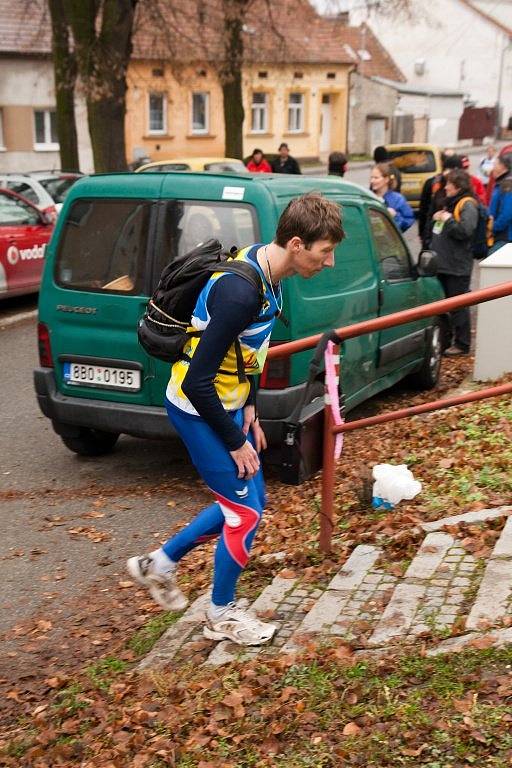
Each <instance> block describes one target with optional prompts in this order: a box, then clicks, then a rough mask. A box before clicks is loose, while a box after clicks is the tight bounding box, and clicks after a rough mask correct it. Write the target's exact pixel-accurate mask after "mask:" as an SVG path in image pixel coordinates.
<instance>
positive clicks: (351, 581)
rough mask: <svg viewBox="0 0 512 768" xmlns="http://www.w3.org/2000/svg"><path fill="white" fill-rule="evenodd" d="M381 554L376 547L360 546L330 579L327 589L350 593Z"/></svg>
mask: <svg viewBox="0 0 512 768" xmlns="http://www.w3.org/2000/svg"><path fill="white" fill-rule="evenodd" d="M381 552H382V550H381V549H380V548H378V547H372V546H369V545H366V544H360V545H359V546H358V547H356V548H355V549H354V551H353V552H352V554H351V555H350V557H349V558H348V560H347V562H346V563H345V564H344V565H343V567H342V569H341V570H340V571H339V573H337V574H336V576H335V577H334V578H333V579H332V581H331V583H330V584H329V589H330V590H346V591H350V590H352V589H354V588H355V587H358V586H359V585H360V584H361V582H362V581H363V580H364V579H365V577H366V575H367V573H368V571H370V570H371V569H372V568H373V566H374V565H375V563H376V562H377V560H378V558H379V556H380V554H381Z"/></svg>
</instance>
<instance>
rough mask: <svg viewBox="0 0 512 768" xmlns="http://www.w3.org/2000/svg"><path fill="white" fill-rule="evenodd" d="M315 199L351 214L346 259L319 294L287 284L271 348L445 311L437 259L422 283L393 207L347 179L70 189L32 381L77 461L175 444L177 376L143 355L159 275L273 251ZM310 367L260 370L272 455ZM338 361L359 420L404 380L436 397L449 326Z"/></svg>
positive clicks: (167, 179)
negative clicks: (296, 204) (280, 224)
mask: <svg viewBox="0 0 512 768" xmlns="http://www.w3.org/2000/svg"><path fill="white" fill-rule="evenodd" d="M311 190H319V191H321V192H322V193H323V194H324V195H326V196H328V197H329V198H330V199H332V200H335V201H336V202H338V203H339V204H340V205H341V206H342V209H343V225H344V227H345V230H346V233H347V237H346V239H345V240H344V241H343V243H342V244H341V245H340V246H338V247H337V249H336V265H335V267H334V268H333V269H330V270H323V272H322V273H321V274H319V275H317V276H316V277H315V278H313V279H311V280H304V279H303V278H301V277H299V276H294V277H292V278H290V279H288V280H285V281H284V284H283V297H284V309H283V314H284V316H285V317H286V318H287V324H285V323H283V322H282V321H281V320H278V321H277V322H276V325H275V327H274V331H273V335H272V340H271V343H273V344H278V343H280V342H285V341H289V340H292V339H297V338H301V337H305V336H309V335H311V334H316V333H319V332H321V331H325V330H327V329H331V328H337V327H340V326H344V325H348V324H350V323H355V322H358V321H362V320H367V319H369V318H374V317H377V316H379V315H386V314H388V313H390V312H395V311H398V310H401V309H407V308H409V307H414V306H417V305H420V304H425V303H428V302H431V301H436V300H438V299H441V298H443V296H444V293H443V291H442V288H441V285H440V283H439V281H438V280H437V279H436V278H435V277H434V276H432V275H433V271H434V270H433V268H432V259H430V260H429V255H428V254H427V255H424V256H423V257H422V259H421V260H420V265H419V271H418V268H417V267H415V266H414V264H413V261H412V259H411V256H410V253H409V250H408V248H407V245H406V243H405V241H404V240H403V238H402V236H401V234H400V233H399V232H398V230H397V228H396V227H395V225H394V223H393V220H392V219H391V217H390V216H389V214H388V212H387V210H386V208H385V206H384V205H383V204H382V203H381V202H380V201H379V200H378V199H377V198H376V197H375V195H373V194H372V193H371V192H368V191H367V190H365V189H363V188H362V187H359V186H357V185H355V184H350V183H348V182H345V181H343V180H342V179H338V178H336V179H332V178H322V179H320V178H315V179H313V178H310V177H306V176H299V177H290V176H284V175H283V176H277V177H276V176H270V175H269V176H266V175H265V174H261V175H260V176H258V177H257V178H255V177H253V176H241V175H240V176H238V175H236V174H232V175H226V174H214V173H202V174H198V173H169V174H167V175H165V176H164V177H162V176H158V175H156V176H155V175H154V174H143V173H141V174H134V175H133V177H132V180H131V183H130V184H127V183H126V175H117V174H112V175H102V176H97V177H94V176H92V177H89V178H84V179H81V180H80V181H78V182H77V183H76V184H75V185H74V186H73V187H72V188H71V190H70V191H69V194H68V196H67V198H66V200H65V203H64V207H63V210H62V213H61V215H60V216H59V219H58V222H57V226H56V229H55V235H54V237H53V239H52V241H51V244H50V246H49V248H48V255H47V260H46V266H45V272H44V277H43V283H42V290H41V293H40V299H39V321H40V322H39V349H40V366H39V367H38V368H37V369H36V370H35V388H36V392H37V398H38V401H39V405H40V407H41V410H42V412H43V413H44V414H45V415H46V416H47V417H48V418H50V419H51V420H52V423H53V426H54V429H55V431H56V432H57V433H58V434H59V435H60V436H61V437H62V440H63V441H64V443H65V444H66V445H67V447H68V448H70V449H71V450H72V451H75V452H76V453H79V454H83V455H98V454H101V453H105V452H107V451H108V450H110V449H111V448H112V447H113V446H114V444H115V442H116V440H117V438H118V436H119V434H120V433H127V434H130V435H135V436H139V437H149V438H155V437H157V438H160V437H165V436H168V435H170V434H172V430H171V426H170V424H169V421H168V419H167V416H166V412H165V409H164V407H163V403H164V392H165V388H166V385H167V380H168V378H169V366H168V365H167V364H165V363H163V362H161V361H159V360H156V359H154V358H151V357H149V356H148V355H147V354H146V353H145V352H144V350H143V349H142V348H141V347H140V346H139V344H138V341H137V324H138V321H139V319H140V317H141V316H142V314H143V313H144V310H145V307H146V303H147V300H148V296H150V295H151V293H152V292H153V290H154V288H155V287H156V283H157V281H158V279H159V276H160V273H161V271H162V269H163V267H164V266H165V265H166V264H167V263H168V262H169V260H170V259H173V258H176V257H177V256H180V255H182V254H184V253H186V252H187V251H188V250H190V249H191V248H193V247H194V246H195V245H197V244H198V243H199V242H201V241H203V240H204V239H206V238H207V237H216V238H218V239H219V240H220V241H221V242H222V243H223V245H224V247H225V249H226V251H229V250H230V249H231V247H232V246H238V247H242V246H244V245H248V244H250V243H254V242H269V241H270V240H272V238H273V237H274V235H275V230H276V225H277V221H278V218H279V215H280V213H281V212H282V210H283V209H284V207H285V206H286V205H287V203H288V202H289V201H290V200H291V199H292V198H294V197H296V196H297V195H299V194H301V193H304V192H308V191H311ZM429 264H430V266H429ZM311 355H312V352H311V351H305V352H301V353H298V354H294V355H293V356H292V357H291V358H290V359H278V360H273V361H271V362H270V363H269V364H267V366H266V367H265V369H264V372H263V374H262V376H261V382H260V384H261V386H260V389H259V393H258V403H259V413H260V418H261V420H262V422H263V426H264V428H265V431H266V433H267V437H268V439H269V441H270V443H271V444H272V443H274V444H276V443H277V442H278V441H279V440H280V436H281V428H282V423H283V421H284V420H286V419H287V418H288V417H289V415H290V414H291V412H292V410H293V407H294V405H295V404H296V403H297V401H298V398H299V397H300V396H301V393H302V392H303V390H304V386H305V381H306V378H307V372H308V363H309V360H310V359H311ZM342 359H343V362H342V369H343V376H342V380H343V390H344V393H345V395H346V405H347V409H349V410H350V409H351V408H353V407H354V406H355V405H357V404H358V403H360V402H361V401H363V400H365V399H367V398H368V397H371V396H372V395H374V394H376V393H377V392H379V391H380V390H382V389H385V388H386V387H389V386H391V385H392V384H394V383H395V382H397V381H398V380H400V379H402V378H404V377H405V376H407V375H412V376H414V377H415V379H416V382H415V383H416V384H420V385H421V386H424V387H431V386H434V385H435V383H436V381H437V377H438V374H439V367H440V362H441V346H440V332H439V321H438V320H437V319H434V320H432V319H427V320H420V321H416V322H412V323H408V324H407V325H404V326H400V327H397V328H390V329H388V330H385V331H382V332H380V333H373V334H370V335H368V336H364V337H362V338H357V339H353V340H349V341H347V342H346V343H345V344H344V345H343V352H342ZM318 390H319V391H317V393H316V394H317V395H318V394H319V393H320V392H321V391H322V385H321V383H320V382H319V387H318ZM318 402H319V407H322V406H321V402H322V401H321V400H319V401H318Z"/></svg>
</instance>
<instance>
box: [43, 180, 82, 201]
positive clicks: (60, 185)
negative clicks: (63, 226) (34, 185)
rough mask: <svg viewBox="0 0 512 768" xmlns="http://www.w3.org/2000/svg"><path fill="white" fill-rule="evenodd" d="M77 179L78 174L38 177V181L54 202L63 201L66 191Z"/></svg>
mask: <svg viewBox="0 0 512 768" xmlns="http://www.w3.org/2000/svg"><path fill="white" fill-rule="evenodd" d="M77 180H78V176H65V177H63V178H59V177H58V176H55V178H52V179H39V180H38V181H39V183H40V184H41V186H43V187H44V188H45V189H46V191H47V192H48V194H49V195H50V197H51V198H52V199H53V201H54V202H55V203H63V202H64V200H65V198H66V195H67V193H68V192H69V190H70V189H71V187H72V186H73V184H74V183H75V181H77Z"/></svg>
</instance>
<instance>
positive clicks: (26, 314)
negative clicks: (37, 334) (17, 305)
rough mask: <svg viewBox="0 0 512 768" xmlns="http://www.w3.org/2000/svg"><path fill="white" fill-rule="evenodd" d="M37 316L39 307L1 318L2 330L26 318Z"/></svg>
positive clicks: (0, 328)
mask: <svg viewBox="0 0 512 768" xmlns="http://www.w3.org/2000/svg"><path fill="white" fill-rule="evenodd" d="M36 317H37V309H31V310H30V312H19V313H18V314H17V315H11V317H6V318H4V319H2V320H0V331H3V329H4V328H10V327H12V326H13V325H18V324H19V323H23V322H25V321H26V320H35V318H36Z"/></svg>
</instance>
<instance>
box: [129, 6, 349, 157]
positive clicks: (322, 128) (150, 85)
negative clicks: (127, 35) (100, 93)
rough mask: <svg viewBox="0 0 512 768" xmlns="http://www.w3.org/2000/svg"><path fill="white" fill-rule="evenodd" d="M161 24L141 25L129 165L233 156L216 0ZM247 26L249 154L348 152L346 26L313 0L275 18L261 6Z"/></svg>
mask: <svg viewBox="0 0 512 768" xmlns="http://www.w3.org/2000/svg"><path fill="white" fill-rule="evenodd" d="M143 7H144V6H142V8H143ZM201 9H202V13H203V16H202V17H201ZM171 22H172V23H171ZM199 22H201V23H199ZM152 24H155V20H154V19H144V18H143V19H141V20H140V23H139V30H138V32H137V34H136V36H135V45H134V55H133V57H132V61H131V64H130V67H129V70H128V94H127V116H126V143H127V154H128V161H129V162H132V161H133V160H136V159H138V158H140V157H144V156H145V157H149V158H151V160H165V159H171V158H172V157H178V156H204V155H220V156H222V155H224V153H225V144H224V114H223V96H222V88H221V84H220V79H219V75H218V70H219V68H220V67H219V62H220V61H221V60H222V58H221V56H222V40H221V34H220V33H216V32H215V30H220V29H222V24H223V18H222V15H221V11H220V6H219V4H218V2H217V0H209V2H206V1H205V2H199V0H196V2H194V0H190V2H187V3H186V4H185V3H184V4H183V7H181V8H180V4H179V3H178V7H177V9H175V10H174V13H173V18H172V20H169V23H168V24H167V26H166V25H165V24H164V23H162V27H165V33H164V32H163V31H162V30H161V29H158V28H156V29H155V28H152V26H151V25H152ZM157 27H158V25H157ZM185 29H186V30H187V34H186V35H184V34H183V30H185ZM243 29H244V31H243V36H244V48H245V52H244V65H243V69H242V76H243V77H242V82H243V101H244V111H245V121H244V131H243V140H244V155H245V156H247V155H249V154H251V152H252V151H253V149H254V148H255V147H258V148H260V149H262V150H263V151H264V152H266V153H275V152H276V151H277V148H278V146H279V144H280V143H281V142H282V141H285V142H287V143H288V144H289V146H290V151H291V153H292V154H293V155H294V156H295V157H298V158H319V157H321V158H322V159H325V158H326V157H327V155H328V154H329V152H331V151H333V150H338V151H345V149H346V143H347V113H348V90H349V73H350V71H351V70H352V69H353V59H352V58H351V57H350V55H349V54H348V53H347V51H346V50H345V48H344V37H345V36H346V31H347V27H346V26H345V25H344V24H343V23H342V22H341V21H339V20H332V19H325V18H322V17H320V16H318V15H317V14H316V12H315V11H314V10H313V8H312V7H311V6H310V5H309V3H308V2H307V0H295V1H294V2H292V0H282V2H281V3H280V4H279V7H276V8H275V9H273V10H272V16H271V17H270V16H269V6H268V4H267V3H266V2H259V3H258V2H257V3H256V4H254V5H252V6H251V14H250V18H248V20H247V23H246V24H245V25H244V28H243ZM194 41H200V43H194ZM177 50H180V57H179V61H178V65H177V64H176V56H175V52H176V51H177Z"/></svg>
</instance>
